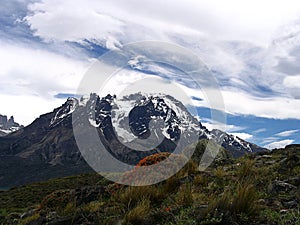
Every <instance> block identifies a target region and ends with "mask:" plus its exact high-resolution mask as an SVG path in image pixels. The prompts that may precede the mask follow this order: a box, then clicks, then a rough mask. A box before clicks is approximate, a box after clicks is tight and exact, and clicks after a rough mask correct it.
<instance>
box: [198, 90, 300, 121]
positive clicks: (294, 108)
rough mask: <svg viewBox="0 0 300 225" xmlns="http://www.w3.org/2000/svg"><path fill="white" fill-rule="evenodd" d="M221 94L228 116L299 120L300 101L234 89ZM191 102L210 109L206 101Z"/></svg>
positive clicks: (223, 91)
mask: <svg viewBox="0 0 300 225" xmlns="http://www.w3.org/2000/svg"><path fill="white" fill-rule="evenodd" d="M221 93H222V96H223V98H224V103H225V111H226V112H227V113H230V114H241V115H254V116H258V117H264V118H273V119H288V118H292V119H300V114H299V111H300V99H290V98H287V97H277V96H275V97H269V98H265V97H254V96H252V95H251V94H249V93H245V92H243V91H240V90H234V89H232V90H221ZM200 97H204V96H202V95H201V96H200ZM193 102H194V104H197V106H202V107H208V108H210V105H209V103H208V102H207V101H193ZM219 110H223V109H219Z"/></svg>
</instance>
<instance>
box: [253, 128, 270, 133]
mask: <svg viewBox="0 0 300 225" xmlns="http://www.w3.org/2000/svg"><path fill="white" fill-rule="evenodd" d="M266 131H267V129H266V128H260V129H257V130H255V131H253V133H254V134H259V133H263V132H266Z"/></svg>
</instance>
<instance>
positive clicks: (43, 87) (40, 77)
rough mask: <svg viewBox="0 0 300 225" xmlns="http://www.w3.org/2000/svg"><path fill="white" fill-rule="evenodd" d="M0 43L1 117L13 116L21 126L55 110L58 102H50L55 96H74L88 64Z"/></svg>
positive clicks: (42, 51)
mask: <svg viewBox="0 0 300 225" xmlns="http://www.w3.org/2000/svg"><path fill="white" fill-rule="evenodd" d="M0 43H1V46H0V60H1V67H0V86H1V90H0V99H1V113H2V114H8V115H15V116H16V120H17V121H18V120H19V121H20V122H22V123H23V124H24V125H26V124H28V123H29V122H31V121H32V120H33V119H34V118H35V117H36V116H38V115H39V114H40V113H46V112H48V111H52V110H53V108H54V106H55V107H57V106H58V105H57V103H58V102H61V101H62V100H56V99H54V97H53V96H54V95H55V94H57V93H61V92H62V93H74V92H75V91H76V88H77V86H78V84H79V82H80V79H81V77H82V76H83V74H84V72H85V70H86V69H87V65H88V64H89V63H88V62H83V61H79V60H74V59H71V58H67V57H65V56H62V55H59V54H55V53H52V52H49V51H46V50H42V49H33V48H29V47H23V46H20V45H12V44H7V43H5V42H0ZM54 103H56V104H54Z"/></svg>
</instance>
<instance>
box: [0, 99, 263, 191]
mask: <svg viewBox="0 0 300 225" xmlns="http://www.w3.org/2000/svg"><path fill="white" fill-rule="evenodd" d="M90 129H96V130H97V133H98V135H99V138H100V140H101V142H102V144H103V146H105V148H106V150H107V151H108V152H109V153H110V154H111V155H113V156H114V157H115V158H117V159H118V160H120V161H122V162H124V163H127V164H131V165H135V164H136V163H137V162H139V161H140V160H141V159H142V158H145V157H146V156H148V155H152V154H154V153H158V152H173V151H174V150H175V149H176V148H178V147H180V148H184V146H187V145H189V144H191V143H192V142H194V141H195V138H196V140H201V139H211V140H213V141H215V142H217V143H219V144H220V145H221V146H222V147H224V148H225V149H226V150H228V151H229V152H230V153H231V155H233V156H234V157H239V156H242V155H244V154H246V153H254V152H260V151H266V149H264V148H262V147H259V146H257V145H255V144H253V143H249V142H247V141H245V140H242V139H241V138H239V137H237V136H234V135H230V134H227V133H226V132H223V131H220V130H217V129H214V130H212V131H209V130H208V129H207V128H206V127H205V126H203V125H202V124H201V122H199V121H198V120H197V119H196V118H195V117H193V116H192V115H191V114H190V113H189V111H188V110H187V109H186V108H185V106H184V105H183V104H182V103H181V102H180V101H178V100H176V99H175V98H173V97H172V96H169V95H144V94H141V93H137V94H131V95H128V96H125V97H123V98H121V99H117V97H116V96H113V95H107V96H105V97H102V98H101V97H99V96H98V95H96V94H90V95H89V96H88V97H82V98H81V99H76V98H68V99H67V101H66V102H65V103H64V104H63V105H62V106H60V107H58V108H56V109H54V110H53V111H52V112H49V113H46V114H43V115H41V116H40V117H39V118H37V119H35V120H34V121H33V122H32V123H31V124H30V125H28V126H26V127H22V128H21V129H19V130H16V131H15V132H12V133H10V134H8V135H6V136H4V137H1V138H0V186H15V185H22V184H26V183H31V182H33V181H41V180H47V179H49V178H52V177H60V176H67V175H75V174H81V173H86V172H91V171H93V170H92V169H91V167H90V166H89V165H88V164H87V163H86V161H85V160H84V158H83V157H82V155H81V152H80V151H79V149H78V145H77V143H76V140H77V138H78V137H77V138H75V136H74V133H76V135H77V136H82V137H83V138H84V139H86V141H89V140H88V138H85V136H86V134H87V133H88V131H89V130H90ZM75 139H76V140H75ZM145 140H147V141H146V142H145ZM90 142H91V143H90V144H91V148H96V149H97V148H99V146H95V145H94V144H93V143H92V140H91V141H90ZM147 143H148V144H149V146H147ZM153 143H154V144H155V143H157V145H154V147H153ZM137 149H138V150H137ZM140 149H141V151H139V150H140Z"/></svg>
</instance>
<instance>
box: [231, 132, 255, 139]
mask: <svg viewBox="0 0 300 225" xmlns="http://www.w3.org/2000/svg"><path fill="white" fill-rule="evenodd" d="M230 134H232V135H235V136H237V137H239V138H241V139H243V140H247V141H249V140H251V139H252V138H253V135H252V134H248V133H242V132H241V133H230Z"/></svg>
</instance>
